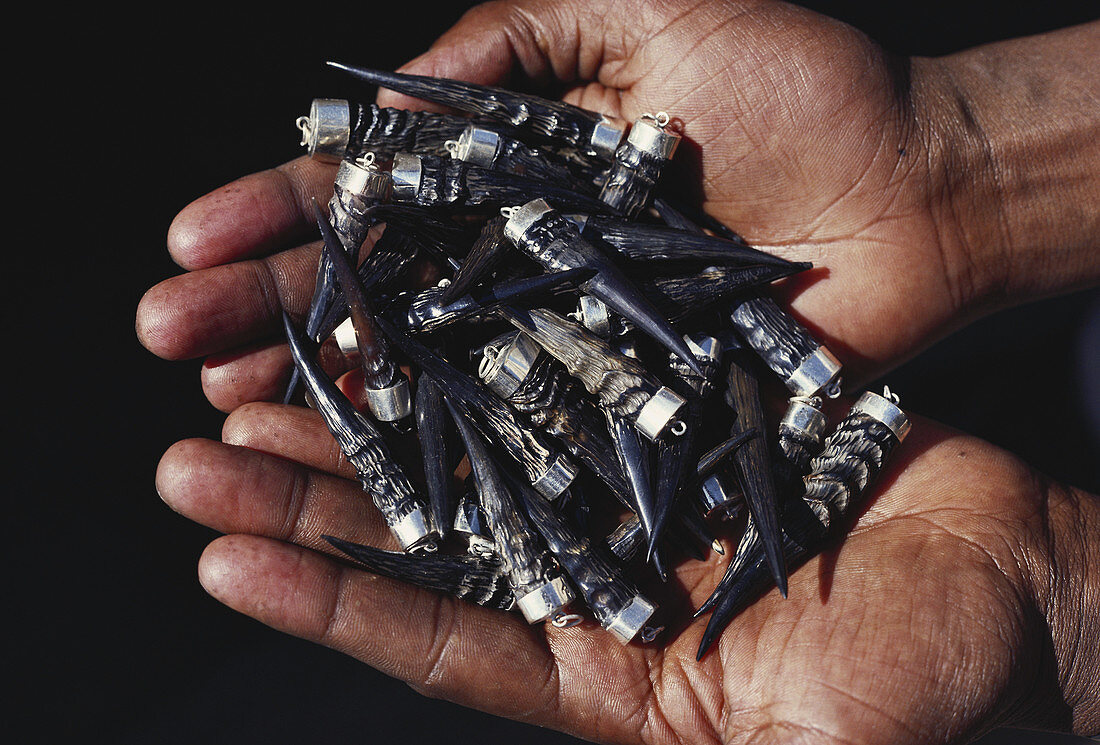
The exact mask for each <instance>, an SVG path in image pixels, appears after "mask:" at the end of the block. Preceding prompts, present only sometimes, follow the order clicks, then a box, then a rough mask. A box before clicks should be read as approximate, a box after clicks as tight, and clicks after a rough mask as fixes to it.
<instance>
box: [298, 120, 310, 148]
mask: <svg viewBox="0 0 1100 745" xmlns="http://www.w3.org/2000/svg"><path fill="white" fill-rule="evenodd" d="M294 125H295V126H296V127H298V129H299V130H301V132H302V141H301V142H299V143H298V144H299V145H301V146H302V147H306V146H307V145H309V138H310V134H311V130H312V127H310V126H309V117H308V116H300V117H298V118H297V119H295V120H294Z"/></svg>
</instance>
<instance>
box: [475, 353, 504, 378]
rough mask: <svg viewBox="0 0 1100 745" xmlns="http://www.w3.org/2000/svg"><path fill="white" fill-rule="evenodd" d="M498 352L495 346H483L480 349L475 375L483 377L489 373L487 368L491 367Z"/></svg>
mask: <svg viewBox="0 0 1100 745" xmlns="http://www.w3.org/2000/svg"><path fill="white" fill-rule="evenodd" d="M498 354H500V350H499V349H497V348H496V347H485V348H484V349H482V351H481V362H479V363H478V365H477V375H478V377H479V378H485V376H486V375H488V374H489V368H491V367H492V366H493V365H494V364H495V363H496V361H497V355H498Z"/></svg>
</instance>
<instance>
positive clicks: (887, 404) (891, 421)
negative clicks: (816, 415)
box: [848, 389, 912, 442]
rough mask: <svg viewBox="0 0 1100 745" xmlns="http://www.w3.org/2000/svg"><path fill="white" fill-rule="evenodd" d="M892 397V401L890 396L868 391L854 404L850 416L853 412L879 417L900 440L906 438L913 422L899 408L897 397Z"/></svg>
mask: <svg viewBox="0 0 1100 745" xmlns="http://www.w3.org/2000/svg"><path fill="white" fill-rule="evenodd" d="M886 393H887V394H889V389H887V391H886ZM891 398H893V399H895V400H893V401H892V400H890V398H886V397H884V396H880V395H878V394H877V393H872V392H871V391H867V392H866V393H864V394H863V395H862V396H860V397H859V400H858V401H856V402H855V404H853V405H852V408H851V410H850V411H849V412H848V416H851V415H853V414H866V415H867V416H869V417H871V418H872V419H877V420H878V421H880V422H882V423H883V424H885V425H886V426H887V427H888V428H889V429H890V431H891V432H893V433H894V436H895V437H897V438H898V442H901V441H902V440H904V439H905V436H906V435H908V434H909V429H910V428H911V427H912V422H910V421H909V417H908V415H907V414H906V413H905V412H904V411H902V410H901V409H900V408H898V406H897V403H896V399H897V397H896V396H891Z"/></svg>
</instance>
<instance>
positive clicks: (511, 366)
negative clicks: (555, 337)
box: [477, 333, 542, 399]
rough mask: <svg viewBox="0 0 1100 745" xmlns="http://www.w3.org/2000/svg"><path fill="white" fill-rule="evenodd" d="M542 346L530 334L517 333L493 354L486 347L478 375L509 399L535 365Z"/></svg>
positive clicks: (493, 390)
mask: <svg viewBox="0 0 1100 745" xmlns="http://www.w3.org/2000/svg"><path fill="white" fill-rule="evenodd" d="M541 352H542V348H541V347H540V346H539V345H538V343H537V342H536V341H535V340H534V339H532V338H531V337H530V336H528V335H527V334H524V333H519V334H516V336H515V338H514V339H512V341H511V342H509V343H508V344H507V345H505V346H504V347H503V348H502V349H501V350H500V351H498V352H497V353H496V354H495V355H493V354H492V353H491V352H490V351H489V349H488V348H486V352H485V356H484V358H483V363H482V364H481V366H479V367H478V371H477V372H478V375H479V376H480V377H481V380H482V382H483V383H485V385H486V386H487V387H488V388H489V390H491V391H492V392H493V393H495V394H497V395H498V396H500V397H501V398H503V399H508V398H510V397H511V396H512V394H513V393H515V392H516V391H517V390H519V387H520V386H521V385H523V381H524V380H526V379H527V376H528V374H530V372H531V368H532V367H534V366H535V362H536V361H537V360H538V356H539V354H540V353H541Z"/></svg>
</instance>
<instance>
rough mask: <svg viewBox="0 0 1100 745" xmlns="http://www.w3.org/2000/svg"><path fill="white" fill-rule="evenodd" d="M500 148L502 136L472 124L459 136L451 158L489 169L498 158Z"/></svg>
mask: <svg viewBox="0 0 1100 745" xmlns="http://www.w3.org/2000/svg"><path fill="white" fill-rule="evenodd" d="M499 148H500V135H498V134H497V133H496V132H493V131H492V130H489V129H481V128H480V127H477V126H474V125H473V124H470V125H468V126H467V127H466V129H464V130H463V131H462V134H461V135H459V136H458V142H457V143H455V148H454V150H452V151H451V156H452V157H453V158H455V160H461V161H464V162H466V163H469V164H471V165H475V166H480V167H482V168H488V167H489V166H491V165H492V164H493V161H494V160H495V159H496V157H497V150H498V149H499Z"/></svg>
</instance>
